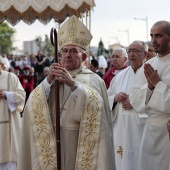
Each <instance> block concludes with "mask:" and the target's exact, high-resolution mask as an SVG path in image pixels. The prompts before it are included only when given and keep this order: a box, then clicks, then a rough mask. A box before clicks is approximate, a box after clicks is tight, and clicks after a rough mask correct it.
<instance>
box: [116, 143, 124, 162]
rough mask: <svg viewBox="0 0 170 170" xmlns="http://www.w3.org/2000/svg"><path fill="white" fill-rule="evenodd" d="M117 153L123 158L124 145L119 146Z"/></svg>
mask: <svg viewBox="0 0 170 170" xmlns="http://www.w3.org/2000/svg"><path fill="white" fill-rule="evenodd" d="M117 153H118V154H120V156H121V159H122V156H123V148H122V146H119V150H117Z"/></svg>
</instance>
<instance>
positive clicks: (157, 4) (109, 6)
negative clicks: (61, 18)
mask: <svg viewBox="0 0 170 170" xmlns="http://www.w3.org/2000/svg"><path fill="white" fill-rule="evenodd" d="M95 3H96V6H95V7H94V9H93V11H92V13H91V33H92V35H93V39H92V41H91V46H98V44H99V41H100V39H101V40H102V41H103V43H104V46H105V48H108V46H109V45H112V44H114V43H121V44H122V45H124V46H128V44H129V43H131V42H132V41H134V40H143V41H147V40H150V35H149V34H150V28H151V27H152V25H153V24H154V23H155V22H157V21H159V20H167V21H170V12H169V7H170V1H169V0H95ZM134 18H136V19H134ZM10 26H11V25H10ZM57 26H58V24H57V23H55V22H54V21H53V20H52V21H50V23H48V24H47V25H44V24H42V23H40V22H39V21H35V22H34V23H33V24H31V25H27V24H26V23H24V22H23V21H20V22H19V23H18V24H17V25H16V26H11V27H13V28H14V29H15V30H16V35H15V37H14V38H15V43H14V46H18V47H19V48H20V49H21V48H22V42H23V41H29V40H34V39H35V37H37V36H41V37H42V38H44V37H45V36H44V35H45V34H47V35H50V31H51V28H56V27H57Z"/></svg>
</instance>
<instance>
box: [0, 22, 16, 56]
mask: <svg viewBox="0 0 170 170" xmlns="http://www.w3.org/2000/svg"><path fill="white" fill-rule="evenodd" d="M14 34H15V29H13V28H11V27H10V26H9V25H8V24H7V23H6V22H3V23H1V24H0V54H10V52H11V51H12V50H13V48H12V47H13V36H14Z"/></svg>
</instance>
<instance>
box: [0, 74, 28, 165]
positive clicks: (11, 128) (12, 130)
mask: <svg viewBox="0 0 170 170" xmlns="http://www.w3.org/2000/svg"><path fill="white" fill-rule="evenodd" d="M0 89H2V90H3V91H4V92H5V93H6V96H7V100H5V99H0V134H1V135H0V148H1V149H0V168H1V166H2V167H3V168H5V167H8V166H9V165H11V163H9V164H8V163H7V162H15V163H16V162H17V156H18V148H19V138H20V113H19V112H21V111H22V109H23V107H24V103H25V91H24V89H23V88H22V85H21V84H20V82H19V79H18V77H17V76H16V75H14V74H13V73H8V72H6V71H2V73H1V75H0ZM1 163H2V164H1ZM14 166H15V167H16V165H14Z"/></svg>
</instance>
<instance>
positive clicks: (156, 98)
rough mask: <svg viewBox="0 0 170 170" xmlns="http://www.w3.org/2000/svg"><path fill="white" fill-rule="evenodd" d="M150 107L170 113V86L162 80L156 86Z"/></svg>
mask: <svg viewBox="0 0 170 170" xmlns="http://www.w3.org/2000/svg"><path fill="white" fill-rule="evenodd" d="M148 107H151V108H154V110H156V111H158V112H163V113H167V114H170V87H169V86H168V85H166V84H165V83H164V82H162V81H160V82H159V83H157V85H156V86H155V89H154V91H153V94H152V96H151V99H150V101H149V103H148Z"/></svg>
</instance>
